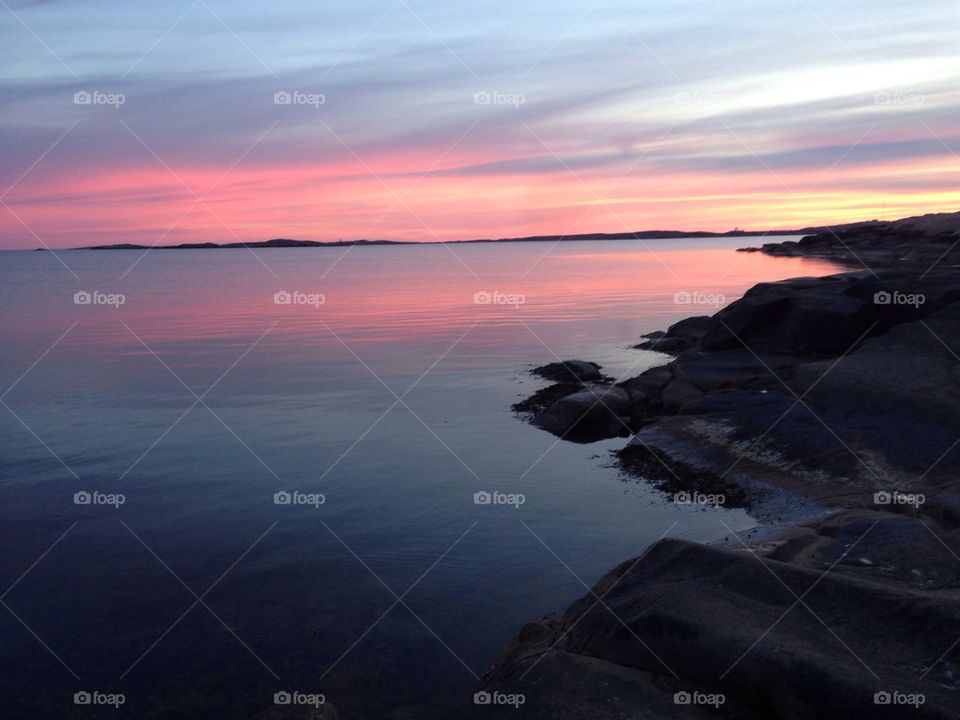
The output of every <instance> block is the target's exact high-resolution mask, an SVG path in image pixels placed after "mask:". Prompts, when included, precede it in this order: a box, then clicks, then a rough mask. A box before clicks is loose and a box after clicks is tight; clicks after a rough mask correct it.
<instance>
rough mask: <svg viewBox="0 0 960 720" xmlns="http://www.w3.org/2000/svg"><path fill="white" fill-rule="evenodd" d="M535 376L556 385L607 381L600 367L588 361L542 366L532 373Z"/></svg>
mask: <svg viewBox="0 0 960 720" xmlns="http://www.w3.org/2000/svg"><path fill="white" fill-rule="evenodd" d="M530 372H531V373H533V374H534V375H539V376H540V377H542V378H544V379H546V380H550V381H551V382H556V383H570V382H580V383H586V382H599V381H601V380H604V379H606V378H605V377H604V375H603V373H601V372H600V366H599V365H597V364H596V363H594V362H588V361H586V360H564V361H563V362H552V363H549V364H547V365H541V366H540V367H537V368H534V369H533V370H531V371H530Z"/></svg>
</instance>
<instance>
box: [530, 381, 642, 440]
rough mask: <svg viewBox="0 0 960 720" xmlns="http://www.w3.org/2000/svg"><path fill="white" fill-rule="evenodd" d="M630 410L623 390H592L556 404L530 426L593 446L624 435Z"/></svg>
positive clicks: (574, 394)
mask: <svg viewBox="0 0 960 720" xmlns="http://www.w3.org/2000/svg"><path fill="white" fill-rule="evenodd" d="M631 409H632V406H631V403H630V395H629V394H628V393H627V391H626V390H624V389H623V388H620V387H615V386H594V387H590V388H587V389H585V390H581V391H579V392H576V393H573V394H572V395H567V396H566V397H564V398H561V399H560V400H557V401H556V402H554V403H553V404H551V405H550V406H549V407H548V408H547V409H546V410H545V411H544V412H543V413H541V414H539V415H538V416H537V417H535V418H534V421H533V422H534V424H536V425H538V426H539V427H542V428H543V429H544V430H546V431H548V432H551V433H553V434H554V435H557V436H559V437H561V438H563V439H565V440H573V441H575V442H594V441H596V440H602V439H604V438H610V437H616V436H624V435H628V434H629V421H630V414H631Z"/></svg>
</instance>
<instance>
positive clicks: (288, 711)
mask: <svg viewBox="0 0 960 720" xmlns="http://www.w3.org/2000/svg"><path fill="white" fill-rule="evenodd" d="M253 720H340V715H339V714H338V713H337V709H336V708H335V707H334V706H333V705H330V704H329V703H325V704H323V705H321V706H320V707H318V708H317V707H312V706H309V705H275V706H274V707H272V708H270V709H268V710H264V711H263V712H261V713H258V714H257V715H256V717H254V719H253Z"/></svg>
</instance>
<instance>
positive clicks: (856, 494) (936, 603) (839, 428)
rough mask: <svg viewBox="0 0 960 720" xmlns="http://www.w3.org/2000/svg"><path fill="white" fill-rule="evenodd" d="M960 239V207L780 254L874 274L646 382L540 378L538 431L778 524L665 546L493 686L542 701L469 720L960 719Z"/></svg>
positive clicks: (737, 315)
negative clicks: (614, 450) (544, 382)
mask: <svg viewBox="0 0 960 720" xmlns="http://www.w3.org/2000/svg"><path fill="white" fill-rule="evenodd" d="M958 242H960V214H954V215H940V216H925V217H924V218H910V219H907V220H904V221H898V222H897V223H869V224H865V225H861V226H856V227H852V228H850V229H848V230H845V231H841V232H832V231H831V232H827V233H822V234H819V235H814V236H810V237H806V238H804V239H803V240H801V241H800V242H792V241H788V242H786V243H779V244H777V245H764V246H763V248H762V249H760V250H759V251H762V252H765V253H767V254H770V255H801V254H805V255H811V256H818V257H829V258H832V259H835V260H839V261H841V262H845V263H850V264H856V265H860V266H863V269H861V270H860V271H857V272H848V273H841V274H838V275H832V276H828V277H823V278H798V279H793V280H787V281H783V282H777V283H761V284H759V285H757V286H756V287H754V288H752V289H751V290H749V291H748V292H747V293H746V295H745V296H744V297H743V298H742V299H741V300H738V301H737V302H735V303H732V304H731V305H729V306H728V307H726V308H724V309H722V310H721V311H719V312H718V313H716V314H715V315H713V316H712V317H697V318H689V319H687V320H683V321H681V322H679V323H677V324H675V325H673V326H672V327H670V328H669V329H668V330H667V331H665V332H663V333H655V334H653V335H651V336H650V337H648V338H647V339H646V341H645V342H644V343H643V344H641V345H640V346H639V347H640V348H641V349H647V350H653V351H665V352H669V353H670V354H672V355H675V357H674V359H673V360H672V361H670V362H668V363H666V364H664V365H661V366H658V367H655V368H652V369H650V370H648V371H647V372H645V373H643V374H641V375H639V376H638V377H635V378H631V379H628V380H626V381H623V382H618V383H615V382H613V381H611V380H610V379H609V378H605V377H604V376H603V375H602V373H601V369H600V368H599V367H597V366H595V365H593V364H590V363H586V362H583V361H576V362H574V361H571V362H569V363H568V368H567V370H566V372H564V368H563V367H562V366H561V367H559V368H558V367H556V366H557V365H558V364H557V363H554V364H552V366H549V367H548V368H547V369H539V370H540V373H539V374H541V375H542V376H545V377H547V378H549V379H550V380H552V381H553V382H554V383H555V384H554V385H552V386H550V387H548V388H545V389H544V390H541V391H540V392H538V393H537V394H535V395H534V396H533V397H531V398H529V399H528V400H526V401H524V402H523V403H519V404H518V405H517V406H515V408H514V409H515V410H516V411H517V412H518V413H520V414H521V415H523V416H524V417H526V418H527V419H528V420H529V421H530V422H532V423H534V424H535V425H537V426H539V427H541V428H543V429H544V430H546V431H548V432H552V433H553V434H555V435H557V436H558V437H561V438H564V439H568V440H573V441H577V442H591V441H593V440H597V439H601V438H610V437H618V436H622V437H630V438H631V439H630V440H629V442H627V443H626V445H625V447H624V448H623V449H622V450H621V452H620V454H619V455H620V460H621V462H622V463H623V466H624V468H625V470H627V471H629V472H632V473H634V474H636V475H637V476H639V477H641V478H642V479H643V480H645V481H647V482H650V483H652V484H653V485H654V486H656V487H659V488H660V489H661V490H663V491H665V492H666V493H668V494H674V495H675V497H684V498H687V499H689V498H697V497H716V496H717V495H723V496H724V497H726V498H730V499H731V502H730V503H728V504H731V505H742V506H746V507H748V508H750V510H751V512H752V514H753V515H754V516H756V517H757V518H758V519H759V520H760V521H761V522H764V523H765V524H767V525H768V526H771V527H772V528H773V530H772V531H771V532H769V533H767V534H766V535H765V536H764V537H763V539H762V540H755V541H752V542H749V543H747V542H744V541H742V540H741V539H740V538H738V537H737V536H735V535H731V536H730V537H729V538H728V539H727V541H726V542H724V543H722V545H716V546H707V545H700V544H696V543H690V542H685V541H679V540H672V539H668V540H662V541H660V542H658V543H656V544H655V545H653V546H652V547H651V548H650V549H649V550H648V551H647V552H646V553H645V554H644V555H642V556H641V557H638V558H634V559H631V560H627V561H626V562H624V563H622V564H620V565H619V566H618V567H616V568H614V569H613V570H612V571H610V572H609V573H608V574H607V575H606V576H604V577H603V578H602V579H601V580H600V581H599V582H598V583H597V584H596V585H595V586H594V587H593V588H592V589H591V590H590V592H589V593H588V594H587V595H585V596H584V597H583V598H581V599H580V600H579V601H577V602H576V603H574V604H573V605H572V606H571V607H570V608H569V609H568V610H567V611H566V612H565V613H563V614H562V615H560V616H551V617H547V618H543V619H541V620H539V621H537V622H534V623H531V624H529V625H527V626H526V627H524V628H523V629H522V630H521V632H520V634H519V635H518V636H517V638H516V639H515V640H514V641H513V642H512V643H511V644H510V645H509V646H508V647H507V648H506V649H505V650H504V651H503V653H502V654H501V656H500V657H499V658H498V659H497V661H496V663H495V664H494V666H493V667H492V668H491V669H490V671H489V672H488V673H487V674H486V675H485V676H484V678H483V681H482V683H481V685H480V686H479V687H478V688H477V690H478V691H480V692H486V693H491V694H492V695H493V694H495V693H501V694H502V695H501V697H506V696H509V695H511V694H513V695H517V694H519V695H522V696H523V697H524V698H525V702H524V704H523V706H522V707H521V708H520V709H519V711H518V710H517V709H515V708H514V707H512V706H502V707H497V706H495V705H482V706H469V707H464V708H463V709H462V710H461V711H458V712H457V713H455V714H454V715H451V717H458V718H490V717H501V716H502V717H518V716H522V717H525V718H544V719H546V718H551V719H556V718H586V717H589V718H599V719H601V720H602V719H605V718H609V719H611V720H613V719H614V718H701V717H708V716H712V717H717V716H720V717H726V718H744V719H746V718H751V719H754V718H756V719H758V720H759V719H760V718H763V719H767V718H783V719H787V718H790V719H794V718H804V719H806V718H810V719H811V720H812V719H814V718H842V719H843V720H848V718H850V717H877V718H902V717H911V716H913V715H919V716H922V717H930V718H957V717H960V697H958V691H960V649H958V648H960V480H958V478H960V357H958V354H957V353H958V352H960V271H957V270H955V269H953V268H952V267H951V266H952V265H953V260H954V245H955V244H956V243H958ZM956 259H957V260H960V256H958V257H957V258H956Z"/></svg>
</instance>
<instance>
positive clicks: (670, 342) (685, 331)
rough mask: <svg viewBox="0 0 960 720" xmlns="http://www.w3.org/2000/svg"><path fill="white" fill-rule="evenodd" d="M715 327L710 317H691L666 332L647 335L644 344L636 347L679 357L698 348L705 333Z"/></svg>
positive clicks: (675, 324)
mask: <svg viewBox="0 0 960 720" xmlns="http://www.w3.org/2000/svg"><path fill="white" fill-rule="evenodd" d="M712 325H713V320H712V318H711V317H710V316H708V315H701V316H697V317H690V318H686V319H684V320H681V321H680V322H678V323H674V324H673V325H671V326H670V327H669V328H668V329H667V331H666V332H661V331H657V332H652V333H647V334H646V335H644V337H645V338H646V339H647V340H646V342H642V343H640V344H639V345H635V346H634V347H635V348H636V349H637V350H656V351H657V352H662V353H667V354H669V355H678V354H680V353H682V352H685V351H686V350H690V349H692V348H694V347H697V345H698V344H699V342H700V340H701V339H702V338H703V335H704V333H706V332H707V330H709V329H710V328H711V327H712Z"/></svg>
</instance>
